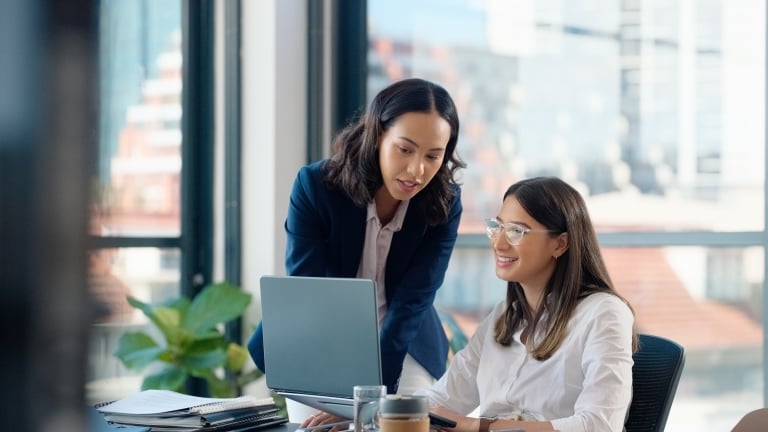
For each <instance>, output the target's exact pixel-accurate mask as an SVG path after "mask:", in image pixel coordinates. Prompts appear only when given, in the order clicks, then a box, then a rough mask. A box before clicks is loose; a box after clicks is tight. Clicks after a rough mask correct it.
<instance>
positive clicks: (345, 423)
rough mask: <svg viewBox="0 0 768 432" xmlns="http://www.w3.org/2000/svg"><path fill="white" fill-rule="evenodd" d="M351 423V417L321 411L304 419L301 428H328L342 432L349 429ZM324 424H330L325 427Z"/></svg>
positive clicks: (333, 431)
mask: <svg viewBox="0 0 768 432" xmlns="http://www.w3.org/2000/svg"><path fill="white" fill-rule="evenodd" d="M351 423H352V421H351V420H349V419H345V418H342V417H338V416H335V415H333V414H328V413H326V412H323V411H319V412H317V413H315V414H314V415H311V416H309V417H307V419H306V420H304V422H303V423H302V424H301V425H300V426H299V428H301V429H305V430H307V431H311V430H315V431H320V430H328V431H330V432H340V431H344V430H347V429H349V426H350V424H351ZM323 425H328V426H326V427H323Z"/></svg>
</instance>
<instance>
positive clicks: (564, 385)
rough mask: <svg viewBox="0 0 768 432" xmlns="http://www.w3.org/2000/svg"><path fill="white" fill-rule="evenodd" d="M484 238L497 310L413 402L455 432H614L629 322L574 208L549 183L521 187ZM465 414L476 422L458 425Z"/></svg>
mask: <svg viewBox="0 0 768 432" xmlns="http://www.w3.org/2000/svg"><path fill="white" fill-rule="evenodd" d="M486 229H487V233H488V237H489V238H490V239H491V247H492V249H493V253H494V259H495V263H496V275H497V276H498V277H499V278H500V279H502V280H505V281H507V282H508V283H507V296H506V300H504V301H501V302H500V303H499V304H498V305H497V306H496V307H495V308H494V309H493V311H492V312H491V314H490V315H489V316H488V317H486V318H485V320H484V321H483V322H482V323H481V324H480V326H479V327H478V328H477V331H476V333H475V334H474V336H473V337H472V338H471V340H470V341H469V343H468V345H467V346H466V347H465V348H464V349H463V350H462V351H460V352H459V353H457V355H456V356H455V357H454V358H453V359H452V360H451V364H450V367H449V368H448V370H447V371H446V373H445V374H444V375H443V376H442V377H441V378H440V380H439V381H438V382H436V383H435V384H434V386H432V387H431V388H430V389H429V390H426V391H422V392H420V393H421V394H425V395H426V396H427V397H428V398H429V400H430V406H431V409H432V410H433V412H436V413H438V414H440V415H443V416H445V417H448V418H451V419H453V420H455V421H456V422H457V425H456V427H455V428H454V429H453V430H455V431H460V432H478V431H481V432H487V431H489V430H490V431H493V430H498V429H510V428H515V427H518V428H523V429H525V430H526V431H529V432H530V431H537V430H558V431H560V432H576V431H589V432H601V431H614V432H619V431H622V430H623V426H624V419H625V416H626V414H627V410H628V408H629V403H630V400H631V398H632V353H633V352H634V351H635V350H636V347H637V335H636V332H635V330H634V314H633V311H632V309H631V307H630V306H629V304H628V303H627V301H626V300H624V299H623V298H622V297H621V296H620V295H619V294H618V293H617V292H616V290H615V289H614V287H613V285H612V283H611V279H610V277H609V275H608V271H607V270H606V267H605V264H604V262H603V259H602V257H601V255H600V248H599V245H598V243H597V236H596V234H595V230H594V228H593V227H592V222H591V221H590V218H589V214H588V212H587V208H586V205H585V203H584V200H583V199H582V197H581V196H580V195H579V193H578V192H577V191H576V190H575V189H573V188H572V187H571V186H569V185H568V184H566V183H565V182H563V181H562V180H560V179H557V178H552V177H546V178H543V177H539V178H532V179H527V180H522V181H520V182H518V183H515V184H514V185H512V186H511V187H510V188H509V189H508V190H507V192H506V193H505V194H504V199H503V203H502V206H501V211H500V212H499V214H498V216H497V217H495V218H493V219H488V220H486ZM476 409H477V412H478V413H479V414H480V416H481V417H480V418H479V419H478V418H474V417H466V416H467V415H468V414H470V413H471V412H473V411H474V410H476Z"/></svg>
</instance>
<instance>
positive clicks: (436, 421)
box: [429, 412, 456, 428]
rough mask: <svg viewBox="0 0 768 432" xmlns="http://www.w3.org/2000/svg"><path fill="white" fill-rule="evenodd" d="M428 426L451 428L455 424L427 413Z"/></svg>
mask: <svg viewBox="0 0 768 432" xmlns="http://www.w3.org/2000/svg"><path fill="white" fill-rule="evenodd" d="M429 424H430V426H437V427H441V428H453V427H456V422H455V421H453V420H451V419H449V418H445V417H443V416H440V415H437V414H435V413H433V412H431V413H429Z"/></svg>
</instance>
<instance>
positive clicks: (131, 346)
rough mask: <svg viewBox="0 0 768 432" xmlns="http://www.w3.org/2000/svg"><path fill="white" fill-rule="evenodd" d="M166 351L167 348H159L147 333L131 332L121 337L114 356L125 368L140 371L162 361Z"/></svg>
mask: <svg viewBox="0 0 768 432" xmlns="http://www.w3.org/2000/svg"><path fill="white" fill-rule="evenodd" d="M164 351H165V348H163V347H161V346H159V345H158V344H157V343H156V342H155V340H154V339H152V338H151V337H150V336H149V335H147V334H146V333H144V332H130V333H124V334H123V335H122V336H120V340H119V341H118V344H117V350H116V351H115V352H114V353H113V355H114V356H116V357H117V358H119V359H120V361H121V362H122V363H123V365H125V367H127V368H130V369H139V370H140V369H143V368H144V367H146V366H147V365H148V364H150V363H152V362H153V361H155V360H158V359H160V356H161V355H162V353H163V352H164Z"/></svg>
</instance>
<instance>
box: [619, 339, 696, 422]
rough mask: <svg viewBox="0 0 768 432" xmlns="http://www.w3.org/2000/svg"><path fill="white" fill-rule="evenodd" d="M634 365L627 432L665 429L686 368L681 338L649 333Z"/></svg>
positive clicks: (642, 343)
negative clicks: (678, 384) (673, 338)
mask: <svg viewBox="0 0 768 432" xmlns="http://www.w3.org/2000/svg"><path fill="white" fill-rule="evenodd" d="M639 338H640V346H639V349H638V350H637V352H636V353H635V354H634V356H633V359H634V361H635V364H634V366H632V403H631V404H630V405H629V414H628V416H627V421H626V423H625V424H624V428H625V430H626V432H662V431H663V430H664V425H666V423H667V416H668V415H669V409H670V407H671V406H672V400H673V399H674V398H675V392H676V391H677V383H678V381H680V374H681V373H682V372H683V365H684V363H685V351H684V350H683V347H682V346H681V345H680V344H678V343H677V342H674V341H671V340H669V339H666V338H663V337H659V336H653V335H648V334H641V335H639Z"/></svg>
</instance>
